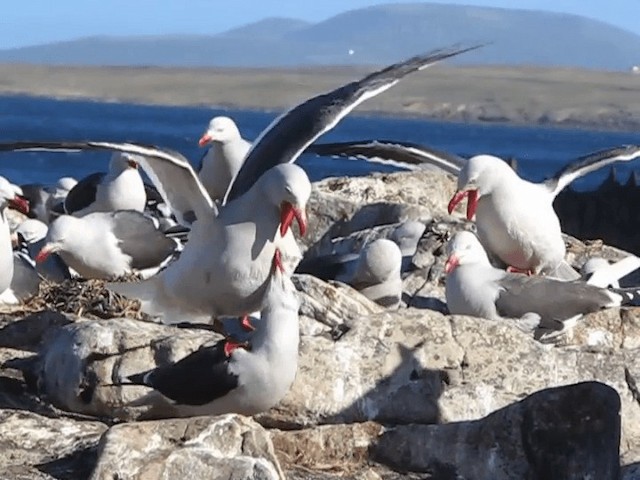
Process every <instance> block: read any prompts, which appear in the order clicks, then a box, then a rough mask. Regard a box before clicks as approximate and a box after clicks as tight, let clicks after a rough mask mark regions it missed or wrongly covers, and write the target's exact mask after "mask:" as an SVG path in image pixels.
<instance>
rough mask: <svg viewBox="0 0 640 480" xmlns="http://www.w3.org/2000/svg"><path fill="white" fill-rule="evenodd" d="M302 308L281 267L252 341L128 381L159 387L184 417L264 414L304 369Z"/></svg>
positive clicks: (208, 350) (203, 352) (220, 346)
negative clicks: (300, 360)
mask: <svg viewBox="0 0 640 480" xmlns="http://www.w3.org/2000/svg"><path fill="white" fill-rule="evenodd" d="M298 306H299V304H298V300H297V298H296V295H295V289H294V287H293V284H292V283H291V280H290V279H289V277H288V276H287V275H285V274H284V273H283V272H281V271H280V269H279V268H277V267H276V268H275V271H274V273H273V274H272V275H271V277H270V280H269V282H268V285H267V288H266V292H265V295H264V305H263V307H262V310H261V313H260V317H261V320H260V322H259V324H258V325H259V326H258V328H257V330H256V331H255V332H254V334H253V335H252V337H251V340H250V341H249V345H247V346H242V345H239V344H236V343H235V342H232V341H229V340H222V341H220V342H218V343H216V344H215V345H213V346H209V347H202V348H200V349H199V350H197V351H195V352H194V353H192V354H190V355H188V356H187V357H185V358H183V359H182V360H180V361H178V362H177V363H175V364H170V365H164V366H160V367H158V368H155V369H153V370H150V371H148V372H143V373H139V374H136V375H132V376H130V377H128V379H127V381H126V382H123V384H127V383H132V384H134V385H144V386H148V387H151V388H153V389H155V390H156V391H158V392H159V393H161V394H162V395H164V396H165V397H167V398H168V399H170V400H172V401H173V403H174V405H175V408H176V414H177V415H178V416H193V415H221V414H224V413H239V414H242V415H254V414H257V413H260V412H264V411H266V410H268V409H270V408H271V407H273V406H274V405H276V404H277V403H278V402H279V401H280V400H281V399H282V398H283V397H284V396H285V394H286V393H287V392H288V391H289V388H290V387H291V384H292V383H293V380H294V378H295V375H296V371H297V369H298V343H299V327H298ZM247 347H248V348H247Z"/></svg>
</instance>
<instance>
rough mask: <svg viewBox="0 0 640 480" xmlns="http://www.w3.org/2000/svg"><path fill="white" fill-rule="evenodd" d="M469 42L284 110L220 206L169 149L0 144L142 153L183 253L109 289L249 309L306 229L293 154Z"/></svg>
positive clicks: (174, 314) (177, 311) (175, 316)
mask: <svg viewBox="0 0 640 480" xmlns="http://www.w3.org/2000/svg"><path fill="white" fill-rule="evenodd" d="M476 48H479V47H478V46H475V47H468V48H457V47H453V48H449V49H444V50H437V51H435V52H431V53H428V54H425V55H419V56H416V57H413V58H411V59H409V60H407V61H405V62H402V63H398V64H395V65H392V66H390V67H387V68H385V69H382V70H380V71H378V72H375V73H372V74H370V75H368V76H366V77H365V78H363V79H362V80H359V81H355V82H352V83H349V84H347V85H345V86H342V87H339V88H337V89H335V90H333V91H332V92H329V93H326V94H322V95H318V96H316V97H314V98H312V99H310V100H307V101H306V102H304V103H302V104H300V105H298V106H297V107H295V108H293V109H292V110H289V111H288V112H286V113H285V114H283V115H282V116H280V117H279V118H278V119H276V120H275V121H274V122H273V123H272V124H271V125H270V126H269V127H268V128H267V129H266V130H265V131H264V132H263V133H262V134H261V136H260V137H259V139H258V140H257V141H256V142H254V144H253V147H252V149H251V150H250V152H249V154H248V156H247V158H246V160H245V162H244V164H243V166H242V168H241V169H240V171H239V172H238V175H237V176H236V177H235V178H234V180H233V181H232V183H231V185H230V187H229V190H228V192H227V199H226V200H225V201H224V202H223V203H222V207H221V208H220V209H219V208H218V206H217V205H216V204H215V203H214V202H213V201H212V200H211V197H210V196H209V195H208V193H207V192H206V190H205V189H204V187H203V186H202V183H201V182H200V181H199V180H198V178H197V175H196V173H195V172H194V170H193V168H192V167H191V165H190V163H189V162H188V160H187V159H185V158H184V157H183V156H182V155H180V154H179V153H177V152H174V151H170V150H167V149H161V148H158V147H152V146H145V145H139V144H132V143H112V142H13V143H4V144H0V151H42V150H62V151H73V150H115V151H122V152H127V153H130V154H134V155H140V156H141V157H139V158H140V159H139V163H140V165H141V166H142V168H143V169H144V170H145V172H146V173H147V174H148V176H149V178H150V179H151V181H152V182H153V183H154V185H155V186H156V187H157V188H158V191H159V192H160V194H161V195H162V196H163V198H164V199H165V201H166V203H167V204H168V205H169V207H170V208H171V209H172V211H173V212H174V214H175V215H176V218H177V219H178V221H179V223H181V224H183V225H187V226H188V225H192V230H191V234H190V236H189V241H188V242H187V244H186V246H185V248H184V250H183V252H182V254H181V256H180V258H179V259H178V260H177V261H175V262H173V263H172V264H171V265H170V266H169V267H167V269H165V270H164V271H162V272H161V273H160V274H159V275H157V276H156V277H153V278H151V279H149V280H146V281H144V282H139V283H127V284H119V285H112V286H111V288H112V289H114V290H116V291H118V292H119V293H123V294H125V295H127V296H130V297H134V298H138V299H140V300H141V303H142V308H143V310H145V311H146V312H147V313H150V314H151V315H156V316H158V317H160V318H161V320H162V321H163V322H165V323H183V322H185V315H187V314H190V315H191V318H192V319H193V320H191V319H190V320H189V321H197V322H200V321H202V320H203V316H204V315H209V316H211V315H214V316H223V315H230V316H231V315H246V314H247V313H250V312H253V311H255V310H256V309H257V308H258V307H259V305H260V300H261V298H262V295H263V292H264V288H265V285H266V282H267V279H268V276H269V271H270V265H271V259H272V258H273V256H274V254H275V251H276V248H278V249H279V251H281V252H282V261H283V262H284V263H286V264H287V265H285V268H286V269H287V271H293V269H294V268H295V264H297V262H298V261H299V256H300V251H299V248H298V246H297V244H296V242H295V239H294V238H293V236H292V234H291V233H290V232H291V230H290V229H289V227H290V225H291V223H292V222H293V220H294V219H295V220H297V222H298V225H299V227H300V229H301V233H302V234H304V230H305V229H306V217H305V216H304V209H305V207H306V202H307V200H308V198H309V195H310V190H311V186H310V183H309V180H308V178H307V177H306V175H305V174H304V171H303V170H302V169H300V168H299V167H297V166H295V165H292V164H290V163H292V162H294V161H295V160H296V159H297V158H298V156H299V155H300V153H301V152H302V151H303V150H304V149H305V148H306V147H307V146H308V145H310V144H311V143H312V142H313V141H315V140H316V139H317V138H318V137H319V136H320V135H322V134H323V133H325V132H327V131H329V130H330V129H331V128H333V127H334V126H335V125H336V124H337V123H338V122H339V121H340V119H342V118H343V117H344V116H345V115H347V114H348V113H349V112H350V111H351V110H353V109H354V108H355V107H356V106H357V105H359V104H360V103H362V102H364V101H365V100H367V99H369V98H372V97H374V96H375V95H377V94H379V93H382V92H383V91H385V90H387V89H389V88H391V87H392V86H393V85H395V84H396V83H398V82H399V81H400V80H401V79H402V78H403V77H405V76H406V75H408V74H410V73H413V72H416V71H419V70H422V69H424V68H426V67H428V66H430V65H433V64H434V63H437V62H439V61H441V60H444V59H446V58H449V57H452V56H455V55H458V54H461V53H464V52H467V51H470V50H474V49H476ZM272 167H273V168H272ZM267 171H268V173H265V172H267ZM263 174H264V175H263ZM278 227H279V228H278Z"/></svg>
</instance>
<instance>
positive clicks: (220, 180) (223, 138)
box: [198, 117, 251, 202]
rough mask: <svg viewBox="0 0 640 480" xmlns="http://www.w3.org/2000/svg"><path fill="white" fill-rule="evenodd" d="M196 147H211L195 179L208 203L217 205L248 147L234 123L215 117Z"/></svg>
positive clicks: (236, 171) (236, 172)
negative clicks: (207, 198)
mask: <svg viewBox="0 0 640 480" xmlns="http://www.w3.org/2000/svg"><path fill="white" fill-rule="evenodd" d="M198 145H200V146H201V147H204V146H206V145H211V147H210V148H209V150H207V153H205V155H204V156H203V157H202V164H201V165H200V169H199V170H198V177H199V178H200V182H202V185H203V186H204V188H205V190H206V191H207V192H208V193H209V196H210V197H211V200H213V201H217V202H220V201H222V199H223V197H224V194H225V193H226V191H227V188H229V184H230V183H231V179H232V178H233V177H235V176H236V175H237V174H238V171H239V170H240V167H241V166H242V162H243V160H244V157H246V156H247V152H248V151H249V149H250V148H251V144H250V143H249V142H247V141H246V140H245V139H244V138H242V136H241V135H240V130H238V127H237V126H236V124H235V122H234V121H233V120H231V119H230V118H229V117H215V118H213V119H211V121H210V122H209V126H208V128H207V130H206V132H204V134H203V135H202V138H200V141H199V142H198Z"/></svg>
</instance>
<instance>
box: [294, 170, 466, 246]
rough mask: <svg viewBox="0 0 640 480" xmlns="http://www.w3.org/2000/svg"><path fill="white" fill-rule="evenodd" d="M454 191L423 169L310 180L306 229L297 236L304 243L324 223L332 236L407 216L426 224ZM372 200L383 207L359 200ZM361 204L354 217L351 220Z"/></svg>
mask: <svg viewBox="0 0 640 480" xmlns="http://www.w3.org/2000/svg"><path fill="white" fill-rule="evenodd" d="M454 192H455V182H454V180H453V178H452V177H450V176H447V175H443V174H442V173H441V172H433V171H426V170H425V171H415V172H399V173H374V174H372V175H369V176H366V177H353V178H344V177H341V178H328V179H325V180H322V181H320V182H315V183H314V184H313V191H312V194H311V199H310V200H309V205H308V207H307V209H308V216H309V231H308V233H307V235H306V237H305V238H304V239H302V241H303V243H304V244H305V245H307V246H309V245H312V244H314V243H315V242H317V241H318V240H319V239H320V238H321V237H322V236H323V235H324V234H325V233H326V232H327V230H329V228H332V231H333V232H334V234H332V236H333V237H335V236H346V235H348V234H350V233H352V232H355V231H358V230H363V229H364V228H369V227H374V226H377V225H386V224H391V223H398V222H403V221H405V220H407V219H412V220H424V221H425V223H427V222H428V220H429V219H430V218H432V217H433V216H434V215H446V205H447V203H448V201H449V198H451V196H452V195H453V193H454ZM375 203H383V204H387V206H384V205H382V206H378V207H374V208H371V209H363V205H368V204H375ZM361 209H363V212H362V213H360V219H358V218H356V220H355V221H352V220H351V218H352V217H353V216H354V214H355V213H356V212H357V211H359V210H361ZM345 225H348V226H345Z"/></svg>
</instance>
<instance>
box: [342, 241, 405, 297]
mask: <svg viewBox="0 0 640 480" xmlns="http://www.w3.org/2000/svg"><path fill="white" fill-rule="evenodd" d="M401 267H402V252H401V251H400V247H398V245H397V244H396V243H395V242H393V241H391V240H387V239H386V238H379V239H378V240H375V241H373V242H371V243H370V244H368V245H367V246H366V247H365V248H363V249H362V252H361V253H360V258H359V259H358V263H357V264H356V268H355V272H354V273H353V276H352V277H351V278H350V279H349V280H348V281H347V283H348V284H349V285H351V286H352V287H353V288H355V289H356V290H358V291H359V292H360V293H362V294H363V295H364V296H365V297H367V298H368V299H369V300H372V301H374V302H376V303H377V304H379V305H381V306H383V307H386V308H390V309H393V308H398V307H399V306H400V300H401V299H402V278H401V277H400V270H401Z"/></svg>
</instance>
